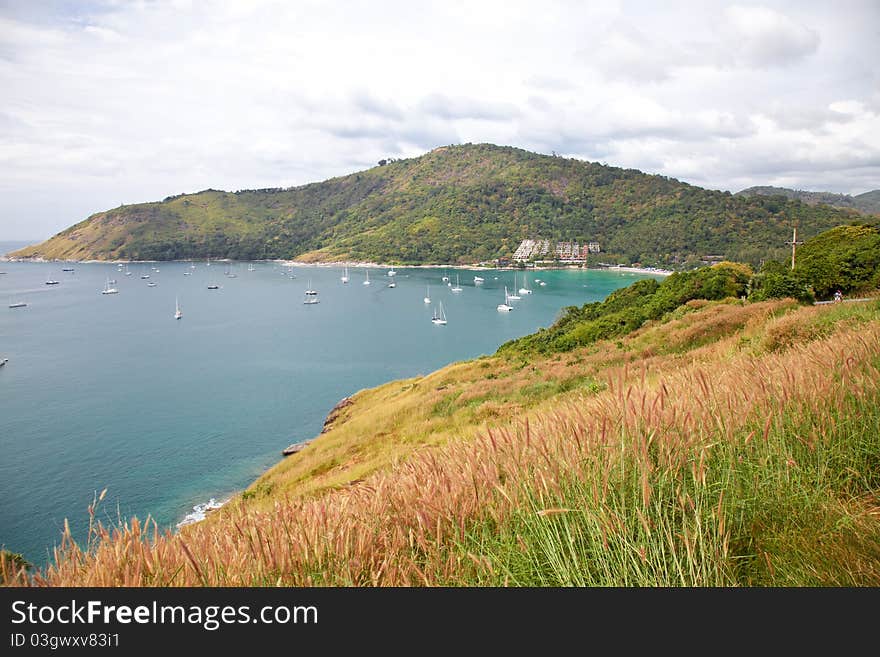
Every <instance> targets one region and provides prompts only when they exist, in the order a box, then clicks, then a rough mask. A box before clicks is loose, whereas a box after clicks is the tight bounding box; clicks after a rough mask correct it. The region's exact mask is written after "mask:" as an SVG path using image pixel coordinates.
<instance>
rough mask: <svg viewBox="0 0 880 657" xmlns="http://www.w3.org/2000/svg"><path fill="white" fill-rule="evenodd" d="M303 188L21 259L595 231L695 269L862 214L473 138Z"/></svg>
mask: <svg viewBox="0 0 880 657" xmlns="http://www.w3.org/2000/svg"><path fill="white" fill-rule="evenodd" d="M385 162H386V163H385V164H384V165H379V166H375V167H372V168H370V169H365V170H363V171H359V172H355V173H352V174H348V175H345V176H337V177H334V178H330V179H328V180H325V181H322V182H314V183H309V184H306V185H301V186H298V187H288V188H267V189H253V190H239V191H236V192H224V191H220V190H214V189H208V190H203V191H201V192H197V193H194V194H178V195H175V196H169V197H166V198H165V199H164V200H163V201H156V202H151V203H140V204H135V205H129V206H120V207H118V208H114V209H111V210H106V211H104V212H99V213H95V214H93V215H91V216H90V217H88V218H86V219H85V220H83V221H80V222H78V223H76V224H74V225H72V226H71V227H69V228H67V229H65V230H63V231H61V232H60V233H58V234H57V235H55V236H54V237H52V238H51V239H49V240H47V241H46V242H43V243H42V244H38V245H34V246H31V247H27V248H25V249H21V250H19V251H16V252H14V253H13V254H12V255H13V256H15V257H31V258H36V257H42V258H46V259H98V260H101V259H104V260H109V259H127V260H174V259H188V258H204V257H211V258H233V259H240V260H245V259H299V260H306V261H341V260H347V261H373V262H388V263H396V264H445V263H459V264H464V263H473V262H481V261H491V260H494V259H497V258H509V257H510V256H511V255H512V254H513V252H514V251H515V249H516V247H517V246H518V245H519V243H520V241H521V240H523V239H526V238H544V239H551V240H574V241H579V242H581V243H583V242H586V241H596V242H598V243H599V244H600V245H601V248H602V253H601V254H599V256H597V260H599V261H602V260H605V261H610V262H617V263H621V264H631V263H636V262H638V263H641V264H644V265H661V266H688V265H696V264H699V261H700V259H701V257H703V256H705V255H708V254H712V255H721V256H723V257H725V258H727V259H732V260H739V261H744V262H750V263H753V264H757V263H758V262H760V260H762V259H764V258H767V257H770V258H776V257H781V256H782V254H783V252H784V251H785V249H786V246H785V241H786V240H787V239H788V238H789V237H790V235H791V230H792V228H793V226H794V225H797V226H798V231H799V235H801V236H802V237H805V238H806V237H810V236H812V235H815V234H818V233H819V232H821V231H823V230H827V229H828V228H831V227H832V226H835V225H839V224H841V223H846V222H847V221H848V220H851V219H853V218H855V217H857V216H858V215H857V214H856V213H855V212H854V211H852V210H841V209H835V208H830V207H827V206H812V205H807V204H803V203H801V202H800V201H797V200H781V199H779V198H776V197H742V196H734V195H732V194H730V193H729V192H721V191H717V190H707V189H703V188H700V187H696V186H693V185H690V184H688V183H684V182H681V181H678V180H676V179H673V178H668V177H666V176H661V175H657V174H648V173H644V172H641V171H639V170H636V169H624V168H620V167H613V166H608V165H606V164H600V163H596V162H586V161H582V160H577V159H573V158H563V157H558V156H555V155H541V154H537V153H532V152H529V151H525V150H523V149H519V148H514V147H510V146H496V145H493V144H463V145H449V146H441V147H438V148H435V149H434V150H432V151H429V152H428V153H425V154H423V155H420V156H417V157H414V158H408V159H400V160H394V161H391V162H388V161H385Z"/></svg>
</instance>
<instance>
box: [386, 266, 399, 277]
mask: <svg viewBox="0 0 880 657" xmlns="http://www.w3.org/2000/svg"><path fill="white" fill-rule="evenodd" d="M388 275H389V276H396V275H397V272H396V271H394V267H392V268H391V269H389V270H388Z"/></svg>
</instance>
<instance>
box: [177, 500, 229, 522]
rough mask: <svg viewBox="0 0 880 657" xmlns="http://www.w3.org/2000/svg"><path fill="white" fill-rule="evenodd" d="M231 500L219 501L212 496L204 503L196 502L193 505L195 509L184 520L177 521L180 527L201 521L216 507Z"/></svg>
mask: <svg viewBox="0 0 880 657" xmlns="http://www.w3.org/2000/svg"><path fill="white" fill-rule="evenodd" d="M228 501H229V500H224V501H222V502H218V501H217V500H216V499H215V498H213V497H212V498H211V499H210V500H208V501H207V502H203V503H202V504H196V505H195V506H194V507H193V510H192V511H190V512H189V513H187V514H186V515H185V516H184V517H183V520H181V521H180V522H179V523H177V526H178V527H183V526H184V525H191V524H193V523H194V522H201V521H202V520H204V519H205V517H206V516H207V515H208V512H209V511H213V510H215V509H219V508H220V507H221V506H223V505H224V504H226V502H228Z"/></svg>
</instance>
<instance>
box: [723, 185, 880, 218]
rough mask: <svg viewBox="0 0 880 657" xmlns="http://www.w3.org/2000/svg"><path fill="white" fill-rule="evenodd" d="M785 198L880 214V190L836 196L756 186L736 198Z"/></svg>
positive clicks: (741, 192) (739, 192)
mask: <svg viewBox="0 0 880 657" xmlns="http://www.w3.org/2000/svg"><path fill="white" fill-rule="evenodd" d="M755 195H761V196H784V197H786V198H789V199H796V200H799V201H802V202H804V203H807V204H810V205H815V204H817V203H822V204H824V205H830V206H831V207H835V208H846V209H853V210H856V211H858V212H862V213H865V214H880V189H874V190H871V191H868V192H863V193H861V194H855V195H853V194H836V193H834V192H811V191H807V190H803V189H791V188H789V187H774V186H772V185H756V186H754V187H747V188H746V189H743V190H740V191H738V192H737V193H736V194H734V196H755Z"/></svg>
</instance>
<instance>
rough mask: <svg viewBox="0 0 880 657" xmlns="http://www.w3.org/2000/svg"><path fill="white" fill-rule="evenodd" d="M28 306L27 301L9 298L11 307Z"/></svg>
mask: <svg viewBox="0 0 880 657" xmlns="http://www.w3.org/2000/svg"><path fill="white" fill-rule="evenodd" d="M25 306H27V303H25V302H24V301H14V300H13V299H12V297H10V298H9V307H10V308H24V307H25Z"/></svg>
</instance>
